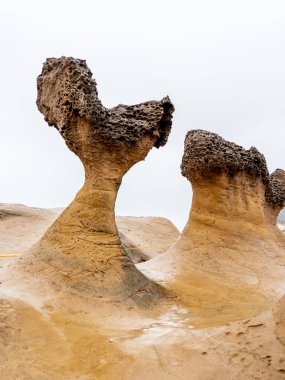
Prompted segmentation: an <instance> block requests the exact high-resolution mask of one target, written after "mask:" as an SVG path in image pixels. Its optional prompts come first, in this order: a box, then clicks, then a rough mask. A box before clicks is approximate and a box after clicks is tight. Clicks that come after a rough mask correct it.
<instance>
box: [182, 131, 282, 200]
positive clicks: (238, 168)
mask: <svg viewBox="0 0 285 380" xmlns="http://www.w3.org/2000/svg"><path fill="white" fill-rule="evenodd" d="M181 172H182V175H183V176H185V177H187V178H188V179H189V180H192V179H195V178H196V177H197V176H198V177H200V176H205V177H207V176H209V177H212V176H213V175H214V176H215V175H217V174H219V173H226V174H228V175H229V176H232V177H233V176H235V175H236V174H237V173H241V172H245V173H247V174H249V175H250V176H252V177H255V178H257V177H260V178H261V179H262V181H263V182H264V184H265V185H266V189H265V193H266V200H267V201H268V203H270V204H272V205H273V206H277V207H284V204H285V172H284V171H283V170H281V169H277V170H276V171H275V172H274V173H272V174H271V175H269V172H268V169H267V164H266V160H265V158H264V156H263V154H261V153H260V152H259V151H258V150H257V149H256V148H254V147H251V148H250V149H248V150H247V149H244V148H243V147H242V146H240V145H237V144H235V143H233V142H229V141H226V140H224V139H223V138H222V137H221V136H219V135H217V134H216V133H212V132H208V131H204V130H200V129H197V130H192V131H189V132H188V133H187V135H186V138H185V145H184V155H183V159H182V164H181Z"/></svg>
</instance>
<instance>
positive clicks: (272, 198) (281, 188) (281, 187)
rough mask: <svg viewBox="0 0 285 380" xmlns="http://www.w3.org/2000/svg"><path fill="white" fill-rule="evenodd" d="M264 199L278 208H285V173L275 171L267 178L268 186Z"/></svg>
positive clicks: (278, 170) (279, 170) (280, 170)
mask: <svg viewBox="0 0 285 380" xmlns="http://www.w3.org/2000/svg"><path fill="white" fill-rule="evenodd" d="M266 199H267V201H268V202H269V203H271V204H272V205H274V206H277V207H279V208H282V207H284V206H285V172H284V170H282V169H276V170H275V171H274V172H273V173H272V174H271V175H270V177H269V185H268V187H267V191H266Z"/></svg>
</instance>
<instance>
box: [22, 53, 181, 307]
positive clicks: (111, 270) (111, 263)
mask: <svg viewBox="0 0 285 380" xmlns="http://www.w3.org/2000/svg"><path fill="white" fill-rule="evenodd" d="M37 89H38V97H37V106H38V109H39V110H40V112H41V113H42V114H43V115H44V117H45V120H46V121H47V123H48V124H49V125H50V126H53V127H55V128H56V129H57V130H58V132H59V133H60V135H61V136H62V137H63V139H64V141H65V143H66V145H67V147H68V148H69V149H70V150H71V151H72V152H73V153H75V154H76V155H77V156H78V157H79V159H80V160H81V162H82V164H83V166H84V169H85V182H84V185H83V187H82V188H81V190H80V191H79V192H78V193H77V195H76V197H75V199H74V200H73V202H72V203H71V204H70V206H69V207H67V208H66V209H65V210H64V212H63V213H62V214H61V215H60V216H59V218H58V219H57V220H56V221H55V222H54V224H53V225H52V226H51V227H50V228H49V229H48V231H47V232H46V233H45V235H44V236H43V238H42V239H41V240H40V241H39V243H37V244H36V245H35V246H34V248H33V249H32V251H31V252H30V254H28V255H26V256H25V258H24V259H23V261H24V262H23V264H22V265H25V262H26V263H28V265H26V268H28V270H29V271H30V272H31V273H33V271H34V272H37V273H41V276H44V275H45V273H46V276H47V277H48V276H49V273H51V272H52V275H51V274H50V276H55V277H54V279H53V282H54V283H57V285H58V286H59V287H60V286H61V283H65V284H67V285H68V286H69V287H70V288H72V289H73V291H81V290H84V291H89V292H91V293H92V294H93V295H94V296H95V297H99V298H100V297H102V298H107V299H109V298H110V299H115V300H116V299H118V300H120V299H124V298H132V299H135V300H136V301H138V302H140V301H142V302H144V301H145V300H146V299H149V297H150V298H159V297H160V294H161V292H163V291H162V289H161V288H160V287H159V286H158V285H157V284H154V283H153V282H152V281H151V280H149V279H147V278H146V277H145V276H144V275H143V274H142V273H141V272H139V271H138V270H137V269H136V267H135V266H134V264H133V263H132V262H131V260H130V259H129V258H128V256H127V255H126V253H125V251H124V249H123V247H122V244H121V242H120V238H119V235H118V230H117V226H116V222H115V215H114V206H115V201H116V196H117V192H118V189H119V187H120V184H121V181H122V177H123V176H124V174H125V173H126V172H127V171H128V170H129V169H130V168H131V167H132V166H133V165H135V164H136V163H137V162H139V161H141V160H144V159H145V157H146V156H147V154H148V152H149V151H150V149H151V148H152V147H153V146H155V147H156V148H159V147H161V146H163V145H165V143H166V142H167V138H168V135H169V133H170V129H171V124H172V121H171V120H172V113H173V111H174V107H173V105H172V103H171V101H170V99H169V98H168V97H165V98H163V99H162V100H161V101H148V102H145V103H141V104H138V105H133V106H126V105H122V104H120V105H118V106H116V107H114V108H111V109H108V108H105V107H104V106H103V105H102V103H101V101H100V100H99V98H98V93H97V88H96V82H95V80H94V79H93V78H92V73H91V71H90V70H89V68H88V67H87V65H86V62H85V61H84V60H80V59H74V58H71V57H69V58H66V57H62V58H59V59H55V58H50V59H47V60H46V62H45V63H44V65H43V70H42V73H41V75H39V77H38V79H37ZM31 259H32V260H31Z"/></svg>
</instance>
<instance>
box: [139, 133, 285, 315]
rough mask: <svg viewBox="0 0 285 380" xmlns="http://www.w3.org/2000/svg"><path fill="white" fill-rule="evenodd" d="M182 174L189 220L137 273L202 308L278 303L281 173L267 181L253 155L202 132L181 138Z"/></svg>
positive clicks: (282, 245) (283, 257)
mask: <svg viewBox="0 0 285 380" xmlns="http://www.w3.org/2000/svg"><path fill="white" fill-rule="evenodd" d="M181 170H182V174H183V176H185V177H186V178H187V179H188V180H189V181H190V182H191V184H192V189H193V200H192V208H191V212H190V217H189V220H188V222H187V224H186V227H185V229H184V231H183V233H182V236H181V238H180V240H179V241H178V242H177V244H176V245H175V246H174V247H173V248H171V249H170V250H169V251H167V252H165V253H164V254H162V255H161V256H159V257H157V258H155V259H154V260H151V261H149V262H147V263H143V264H140V265H139V268H140V269H141V270H142V271H144V273H146V274H148V275H149V276H151V277H152V278H154V279H156V280H161V281H162V282H163V283H164V284H166V285H167V286H169V287H170V288H173V289H174V290H176V291H177V292H179V293H184V295H186V298H187V299H188V300H191V299H192V300H196V301H197V300H198V301H197V302H198V304H200V305H202V304H203V302H205V303H208V305H207V306H206V307H209V304H210V303H211V302H213V303H214V304H216V305H218V304H219V303H220V305H221V307H222V305H224V307H226V306H227V305H229V304H230V303H231V302H232V301H233V300H234V302H235V304H236V306H235V307H237V305H238V304H239V303H240V304H244V303H246V304H248V303H252V304H253V306H254V305H258V304H259V302H260V304H263V305H264V301H265V299H264V296H267V295H268V294H270V297H269V298H271V297H274V298H278V297H279V296H281V295H282V294H283V293H284V291H285V281H284V278H285V277H284V275H285V267H284V265H285V238H284V235H283V234H282V233H281V232H280V230H279V229H278V228H277V225H276V222H277V220H276V219H277V215H278V213H279V212H280V210H281V209H282V207H284V204H285V172H284V171H283V170H281V169H278V170H276V171H275V172H274V173H272V174H271V175H269V173H268V169H267V165H266V161H265V158H264V156H263V155H262V154H261V153H259V152H258V150H257V149H256V148H250V149H249V150H246V149H243V148H242V147H241V146H238V145H236V144H234V143H231V142H227V141H225V140H224V139H223V138H221V137H220V136H218V135H217V134H214V133H210V132H207V131H202V130H193V131H190V132H188V134H187V136H186V139H185V151H184V156H183V159H182V165H181ZM159 271H160V272H162V274H161V273H160V274H158V272H159ZM255 292H257V293H258V294H255ZM251 294H252V297H251V296H250V295H251ZM259 296H260V297H259Z"/></svg>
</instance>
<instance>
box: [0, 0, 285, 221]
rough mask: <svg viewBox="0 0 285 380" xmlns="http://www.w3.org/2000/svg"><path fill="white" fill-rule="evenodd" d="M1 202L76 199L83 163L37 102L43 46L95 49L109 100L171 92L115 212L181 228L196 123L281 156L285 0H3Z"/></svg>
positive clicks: (46, 52)
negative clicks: (162, 136)
mask: <svg viewBox="0 0 285 380" xmlns="http://www.w3.org/2000/svg"><path fill="white" fill-rule="evenodd" d="M0 16H1V20H0V36H1V37H0V47H1V50H0V52H1V70H0V83H1V88H0V178H1V183H0V202H9V203H23V204H26V205H29V206H36V207H60V206H66V205H68V204H69V203H70V202H71V200H72V199H73V198H74V196H75V194H76V192H77V191H78V190H79V188H80V186H81V185H82V183H83V169H82V165H81V164H80V162H79V160H78V159H77V157H76V156H74V155H73V153H71V152H70V151H69V150H68V149H67V147H66V146H65V144H64V142H63V140H62V138H61V137H60V136H59V134H58V133H57V131H56V130H55V129H54V128H50V127H48V125H47V124H46V123H45V122H44V120H43V116H42V115H41V114H40V113H39V111H38V110H37V108H36V105H35V100H36V77H37V75H38V74H40V72H41V68H42V63H43V62H44V60H45V58H46V57H60V56H62V55H65V56H74V57H76V58H82V59H86V60H87V64H88V65H89V67H90V69H91V71H92V72H93V75H94V78H96V81H97V84H98V91H99V96H100V98H101V100H102V102H103V104H104V105H105V106H107V107H113V106H115V105H117V104H118V103H125V104H136V103H140V102H142V101H146V100H152V99H157V100H159V99H161V98H162V97H163V96H165V95H169V96H170V97H171V100H172V101H173V103H174V105H175V108H176V112H175V114H174V119H173V129H172V132H171V135H170V137H169V142H168V144H167V145H166V146H165V147H163V148H160V149H158V150H157V149H153V150H152V151H151V153H150V154H149V155H148V157H147V159H146V160H145V161H144V162H141V163H139V164H137V165H135V166H134V167H133V168H132V169H131V170H130V171H129V173H128V174H127V175H126V176H125V177H124V180H123V185H122V187H121V189H120V192H119V195H118V200H117V214H119V215H138V216H140V215H159V216H165V217H167V218H170V219H171V220H172V221H173V222H174V223H175V224H176V225H177V226H178V227H179V228H182V227H183V226H184V224H185V222H186V220H187V218H188V213H189V209H190V204H191V186H190V184H189V183H188V182H187V181H186V179H184V178H183V177H182V176H181V174H180V162H181V158H182V154H183V141H184V137H185V134H186V132H187V131H188V130H190V129H197V128H202V129H206V130H209V131H213V132H216V133H218V134H220V135H222V136H223V137H224V138H226V139H228V140H231V141H234V142H236V143H238V144H241V145H243V146H244V147H247V148H249V147H250V146H252V145H253V146H256V147H257V148H258V149H259V150H260V151H261V152H262V153H264V154H265V157H266V159H267V162H268V166H269V169H270V170H271V171H272V170H274V169H275V168H277V167H280V168H285V155H284V146H285V108H284V106H285V41H284V40H285V1H284V0H265V1H264V0H215V1H214V0H208V1H207V0H195V1H194V0H185V1H184V0H176V1H173V0H171V1H169V0H144V1H135V0H101V1H99V0H97V1H96V0H90V1H89V0H81V1H72V0H69V1H65V0H56V1H55V0H49V1H40V0H37V1H32V0H25V1H12V0H10V1H8V0H7V1H4V0H3V1H2V2H1V7H0Z"/></svg>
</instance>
